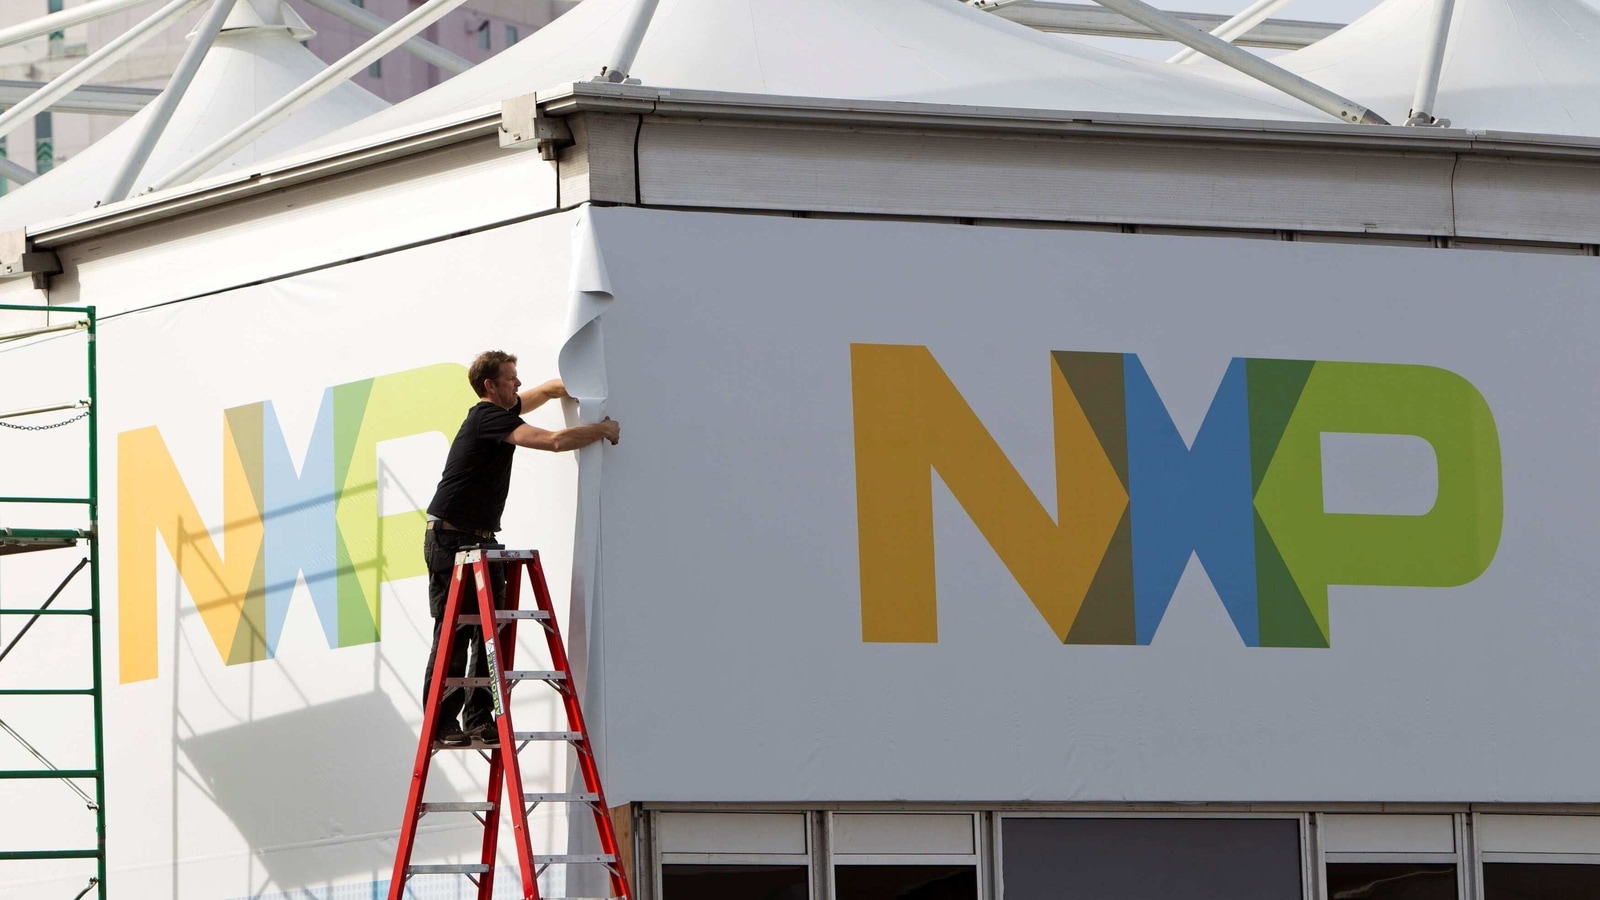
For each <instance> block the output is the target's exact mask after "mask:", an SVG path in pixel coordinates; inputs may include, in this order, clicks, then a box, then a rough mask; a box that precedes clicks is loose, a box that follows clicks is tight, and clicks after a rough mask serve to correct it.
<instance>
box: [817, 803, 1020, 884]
mask: <svg viewBox="0 0 1600 900" xmlns="http://www.w3.org/2000/svg"><path fill="white" fill-rule="evenodd" d="M858 815H872V816H935V815H936V816H952V817H955V816H964V817H966V818H967V819H968V821H969V827H970V828H971V837H972V852H971V853H839V852H837V851H836V850H835V849H834V848H835V843H836V842H835V841H834V826H835V822H834V818H835V816H858ZM987 816H988V814H987V813H984V812H979V811H969V810H942V809H941V810H922V809H900V810H873V809H863V810H854V809H851V810H828V811H826V812H824V813H823V815H822V819H821V822H820V823H819V825H820V827H821V828H822V834H821V835H820V838H821V839H820V840H818V841H817V843H818V844H819V845H820V846H821V848H822V850H823V853H822V857H823V859H822V864H823V866H824V874H825V877H826V878H827V889H828V892H827V894H826V895H825V896H828V897H836V896H837V895H838V892H837V891H836V889H835V880H834V870H835V869H836V868H838V867H839V866H841V865H843V866H969V865H970V866H972V868H973V870H974V872H975V874H976V879H977V884H978V900H993V898H994V897H995V896H997V895H996V894H995V893H994V891H995V887H994V881H993V879H992V878H991V877H990V874H989V865H990V863H989V862H988V861H987V860H986V858H985V857H986V855H987V854H986V853H985V852H984V851H985V844H986V842H985V840H984V830H985V822H984V819H985V818H986V817H987ZM841 860H842V861H841Z"/></svg>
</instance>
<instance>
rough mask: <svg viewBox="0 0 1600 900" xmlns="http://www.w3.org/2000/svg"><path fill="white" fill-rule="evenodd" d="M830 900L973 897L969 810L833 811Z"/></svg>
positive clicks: (973, 832)
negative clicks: (910, 811) (831, 894)
mask: <svg viewBox="0 0 1600 900" xmlns="http://www.w3.org/2000/svg"><path fill="white" fill-rule="evenodd" d="M829 828H830V840H829V843H830V845H831V847H832V850H833V897H834V900H879V898H897V900H977V898H978V865H979V863H978V841H977V819H976V817H975V816H973V815H972V814H971V813H833V814H832V815H831V816H830V817H829Z"/></svg>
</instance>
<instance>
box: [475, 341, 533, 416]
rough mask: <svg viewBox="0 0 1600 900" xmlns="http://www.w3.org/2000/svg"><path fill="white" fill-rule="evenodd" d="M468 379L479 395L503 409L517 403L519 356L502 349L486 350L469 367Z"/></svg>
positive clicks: (520, 384) (519, 385) (519, 382)
mask: <svg viewBox="0 0 1600 900" xmlns="http://www.w3.org/2000/svg"><path fill="white" fill-rule="evenodd" d="M467 380H469V381H471V382H472V390H473V392H474V393H476V394H477V395H478V396H479V397H482V398H483V399H485V400H487V401H489V402H490V403H493V404H494V405H496V406H499V407H501V408H503V409H511V408H512V407H514V406H516V405H517V388H520V387H522V382H521V381H520V380H518V378H517V358H516V357H515V356H513V355H511V354H510V353H506V352H503V351H500V350H485V351H484V352H482V353H479V354H478V358H477V359H474V360H473V361H472V365H470V366H468V367H467Z"/></svg>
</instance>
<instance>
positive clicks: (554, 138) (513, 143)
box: [500, 94, 574, 159]
mask: <svg viewBox="0 0 1600 900" xmlns="http://www.w3.org/2000/svg"><path fill="white" fill-rule="evenodd" d="M573 143H574V139H573V137H572V129H571V128H569V127H567V123H566V120H564V119H557V118H554V117H551V116H547V115H544V114H542V113H541V112H540V111H539V98H538V97H537V95H534V94H523V95H522V96H520V97H512V98H510V99H509V100H503V101H501V103H500V146H501V147H502V148H505V149H518V148H522V149H526V148H527V147H529V146H533V147H537V148H538V149H539V158H540V159H555V158H556V155H557V154H559V153H560V152H561V148H562V147H570V146H572V145H573Z"/></svg>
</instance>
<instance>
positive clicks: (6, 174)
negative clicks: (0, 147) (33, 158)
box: [0, 156, 39, 184]
mask: <svg viewBox="0 0 1600 900" xmlns="http://www.w3.org/2000/svg"><path fill="white" fill-rule="evenodd" d="M38 177H39V173H38V172H35V171H33V170H32V169H25V168H23V167H22V166H20V165H18V164H17V163H14V162H12V161H11V160H9V159H6V158H5V157H4V156H0V178H4V179H5V180H7V181H9V182H11V183H12V184H27V183H28V182H30V181H32V180H34V179H35V178H38Z"/></svg>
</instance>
